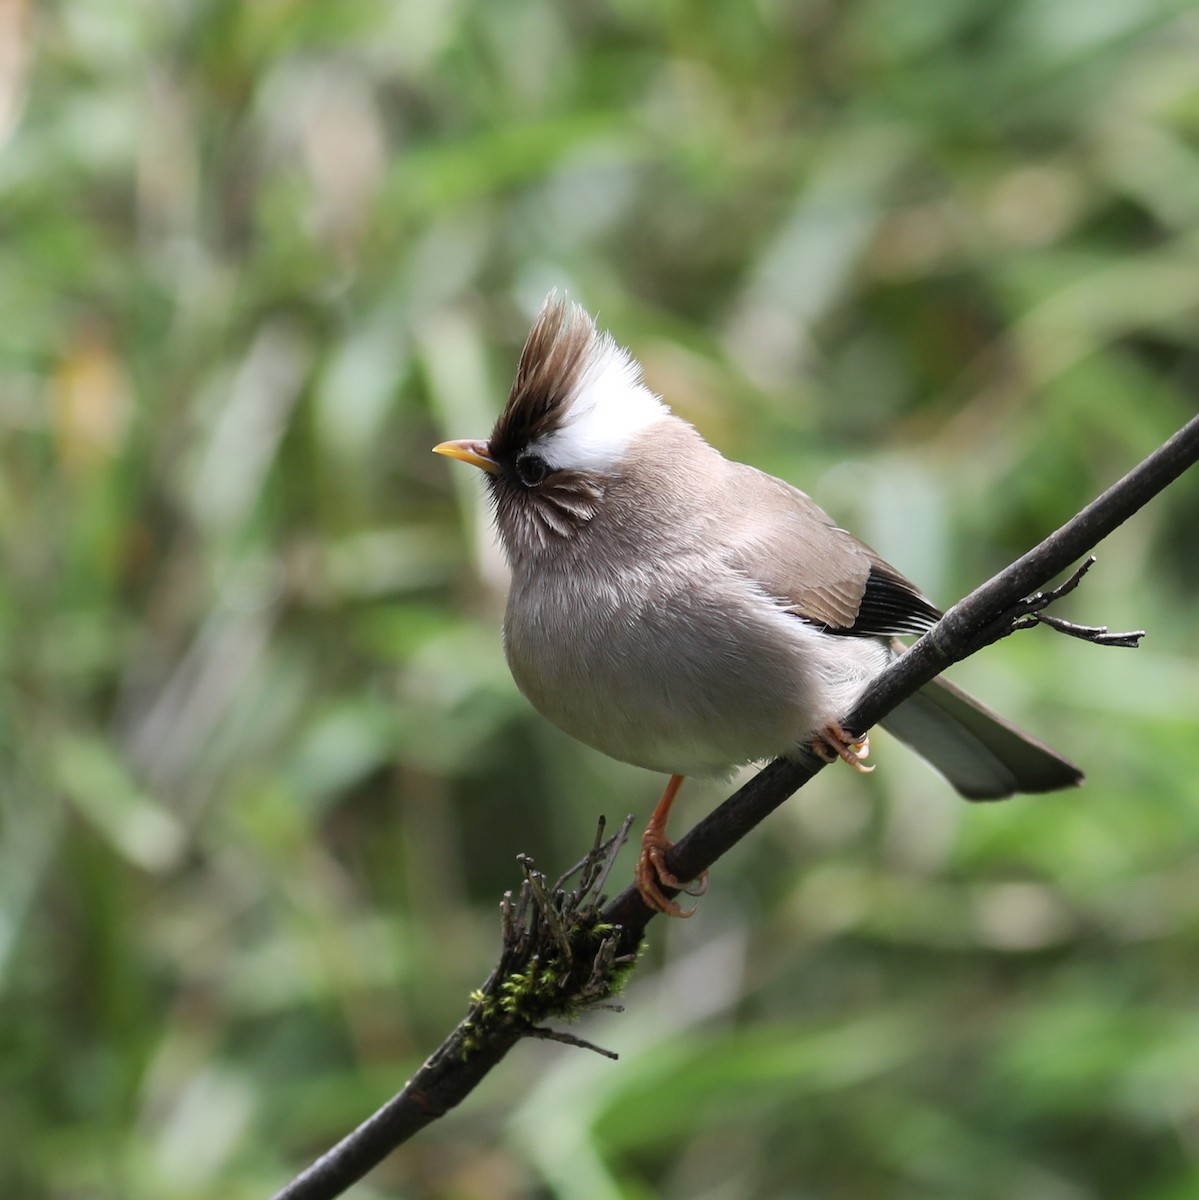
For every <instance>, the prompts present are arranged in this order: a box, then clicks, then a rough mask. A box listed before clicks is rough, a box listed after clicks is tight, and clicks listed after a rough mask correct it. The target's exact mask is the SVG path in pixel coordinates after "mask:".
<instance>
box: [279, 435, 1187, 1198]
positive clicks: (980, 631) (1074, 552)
mask: <svg viewBox="0 0 1199 1200" xmlns="http://www.w3.org/2000/svg"><path fill="white" fill-rule="evenodd" d="M1196 461H1199V417H1196V418H1195V419H1194V420H1192V421H1191V422H1190V423H1189V424H1187V425H1186V426H1184V427H1183V428H1182V429H1181V430H1180V431H1179V432H1178V433H1176V434H1175V435H1174V436H1173V437H1172V438H1171V439H1170V440H1169V441H1168V442H1166V443H1165V444H1164V445H1163V446H1161V447H1160V448H1159V449H1157V450H1156V451H1154V453H1153V454H1151V455H1149V457H1148V458H1146V459H1145V460H1144V461H1143V462H1142V463H1141V464H1140V465H1139V466H1137V467H1135V468H1134V469H1133V470H1132V471H1130V472H1129V473H1128V474H1127V475H1126V476H1124V478H1123V479H1121V480H1120V481H1119V482H1117V483H1115V484H1113V485H1112V486H1111V487H1110V488H1108V490H1107V491H1106V492H1104V493H1103V495H1102V496H1100V497H1099V498H1098V499H1097V500H1095V501H1094V502H1093V503H1091V504H1089V505H1087V507H1086V508H1084V509H1083V510H1082V512H1080V513H1079V514H1078V515H1077V516H1075V517H1073V518H1072V519H1071V520H1069V521H1067V522H1066V523H1065V524H1064V525H1063V526H1062V527H1061V528H1060V529H1058V530H1057V531H1056V532H1055V533H1053V534H1051V535H1050V536H1049V537H1047V538H1046V539H1045V540H1044V541H1043V542H1041V544H1040V545H1039V546H1037V547H1035V548H1034V549H1032V550H1030V551H1029V552H1028V553H1027V554H1025V555H1024V556H1023V557H1021V558H1019V559H1017V560H1016V562H1014V563H1012V564H1011V565H1010V566H1009V567H1007V568H1005V569H1004V570H1003V571H1000V572H999V574H997V575H996V576H994V577H993V578H992V579H990V580H988V581H987V582H986V583H984V584H983V585H982V586H981V587H979V588H977V589H975V591H973V592H972V593H971V594H970V595H969V596H967V597H966V598H965V599H964V600H962V601H960V602H959V603H958V604H955V605H954V606H953V608H951V609H950V610H949V612H947V613H946V614H945V616H944V617H942V619H941V620H940V621H939V622H937V624H936V625H935V626H934V627H933V628H932V629H931V630H929V632H928V633H926V634H925V635H924V636H923V637H922V638H921V639H920V640H919V641H918V642H917V643H916V644H915V645H914V646H913V647H912V648H911V650H909V651H908V652H907V653H906V654H904V655H902V656H900V657H899V658H898V659H897V660H896V661H895V662H894V663H893V664H892V665H891V666H890V667H888V668H887V670H886V671H884V672H883V673H882V674H881V675H880V676H879V677H878V678H877V679H876V680H874V682H873V683H872V684H871V685H870V687H869V688H868V689H867V691H866V692H865V694H864V695H863V697H862V699H861V701H860V702H859V703H858V705H857V707H856V708H855V709H854V711H853V712H852V713H850V714H849V715H848V716H847V717H846V718H845V720H844V721H843V722H842V724H843V725H844V726H845V728H847V729H850V730H866V729H870V728H872V727H873V726H874V725H876V724H878V722H879V720H880V719H881V718H882V717H884V716H886V714H887V713H889V712H890V711H891V710H892V709H893V708H895V707H896V706H897V705H899V704H900V703H901V702H902V701H903V700H905V699H907V697H908V696H910V695H912V694H913V693H914V692H915V691H917V690H918V689H919V688H921V687H923V686H924V685H925V684H926V683H928V682H929V681H930V680H932V679H933V678H935V677H936V676H937V675H939V674H940V673H941V672H942V671H943V670H945V668H946V667H948V666H950V665H952V664H953V663H955V662H958V661H960V660H961V659H963V658H966V657H968V656H969V655H970V654H973V653H974V652H975V651H976V650H978V649H980V648H981V647H982V646H985V645H988V644H990V643H991V642H993V641H995V640H997V639H999V638H1001V637H1004V636H1006V635H1007V634H1008V633H1010V632H1013V631H1014V630H1015V629H1023V628H1028V627H1029V626H1031V625H1033V624H1042V625H1048V626H1050V627H1051V628H1053V629H1055V630H1058V631H1060V632H1062V633H1066V634H1069V635H1070V636H1072V637H1083V638H1085V639H1086V640H1088V641H1093V642H1095V643H1096V644H1099V645H1112V646H1123V645H1135V644H1136V642H1137V641H1138V640H1139V638H1140V634H1139V633H1123V634H1109V633H1108V632H1107V630H1106V628H1104V627H1103V626H1082V625H1073V624H1072V623H1071V622H1068V621H1063V620H1062V619H1061V618H1059V617H1050V616H1046V615H1045V613H1044V612H1043V610H1044V608H1045V607H1046V605H1048V604H1050V603H1052V602H1053V601H1054V600H1056V599H1058V598H1060V597H1061V596H1063V595H1065V594H1066V593H1067V592H1069V591H1071V590H1073V588H1074V587H1075V586H1077V584H1078V582H1079V580H1080V579H1081V578H1082V575H1083V574H1084V573H1085V571H1086V570H1087V568H1088V567H1089V565H1090V564H1089V562H1088V563H1085V564H1084V565H1083V566H1081V567H1080V568H1078V570H1077V571H1076V572H1075V573H1074V575H1073V576H1071V578H1070V579H1068V580H1067V581H1066V582H1065V583H1064V584H1062V585H1060V586H1059V587H1058V588H1056V589H1054V590H1051V591H1049V592H1041V591H1040V590H1039V589H1041V588H1043V587H1044V586H1045V585H1046V584H1047V583H1048V581H1049V580H1050V579H1052V578H1053V577H1054V576H1056V575H1058V574H1060V573H1061V572H1062V571H1064V570H1066V569H1067V568H1068V567H1069V566H1070V565H1071V564H1072V563H1074V562H1077V561H1078V560H1079V559H1080V558H1081V557H1082V556H1083V555H1086V554H1087V553H1088V552H1089V551H1090V550H1091V549H1092V548H1093V547H1094V546H1096V545H1097V544H1098V543H1099V542H1100V541H1102V540H1103V538H1105V537H1106V536H1107V535H1108V534H1109V533H1111V532H1112V530H1113V529H1115V528H1116V527H1117V526H1119V525H1121V524H1123V522H1124V521H1126V520H1127V519H1128V518H1129V517H1131V516H1132V515H1133V514H1134V513H1136V512H1137V511H1138V510H1139V509H1141V508H1143V507H1144V506H1145V504H1147V503H1148V502H1149V500H1151V499H1152V498H1153V497H1154V496H1156V495H1157V494H1158V493H1159V492H1160V491H1162V490H1163V489H1164V488H1166V487H1168V486H1169V484H1170V483H1172V482H1173V481H1174V480H1175V479H1177V478H1178V476H1179V475H1181V474H1182V473H1183V472H1184V471H1185V470H1187V469H1188V468H1189V467H1191V466H1192V465H1194V463H1195V462H1196ZM823 766H824V764H823V763H822V762H821V761H820V760H818V759H816V758H815V757H813V756H811V755H802V756H799V757H796V758H795V759H776V760H775V761H774V762H772V763H770V764H768V765H767V766H766V767H764V768H763V769H762V770H761V771H760V772H759V773H758V774H757V775H756V776H754V777H753V778H752V779H751V780H749V782H748V783H746V784H745V785H744V787H742V788H740V789H739V790H738V791H737V792H736V793H735V794H734V795H732V796H730V797H729V799H727V800H726V801H725V802H724V803H723V804H721V805H720V806H719V807H718V808H717V809H715V810H714V811H713V812H711V813H709V814H708V815H707V816H706V817H704V818H703V820H701V821H700V822H699V823H698V824H697V825H696V826H695V827H694V828H693V829H692V830H691V831H690V832H689V833H687V834H686V835H685V836H684V837H683V838H681V839H680V840H679V842H678V843H677V844H676V845H675V846H674V847H673V849H672V850H671V851H670V852H669V853H668V854H667V856H666V862H667V867H668V868H669V870H670V871H671V872H672V873H673V874H675V875H676V876H678V877H679V878H680V879H694V878H696V877H697V876H699V875H700V873H701V872H702V871H704V870H706V869H707V868H708V867H710V866H712V864H713V863H715V862H716V861H717V859H719V858H720V857H721V855H723V854H724V853H725V852H726V851H727V850H729V849H730V848H731V847H732V846H733V845H735V844H736V843H737V842H738V841H740V840H741V838H743V837H744V836H745V835H746V833H748V832H749V831H750V830H751V829H752V828H754V826H756V825H757V824H758V823H759V822H760V821H762V820H763V819H764V818H765V817H766V816H768V815H769V814H770V813H771V812H772V811H773V810H774V809H776V808H777V807H778V806H779V805H780V804H782V803H783V802H784V801H785V800H786V799H787V798H788V797H789V796H791V795H792V794H793V793H794V792H795V791H796V790H798V789H799V788H800V787H802V786H803V784H805V783H806V782H807V781H808V780H809V779H811V778H812V777H813V776H814V775H815V774H816V773H817V772H818V771H820V770H821V769H822V768H823ZM630 820H631V818H630ZM628 828H629V821H628V820H626V822H625V823H624V825H623V826H622V829H621V831H620V832H619V833H618V834H616V835H614V837H613V838H610V839H608V841H607V842H604V841H603V836H602V829H601V831H600V832H599V833H598V834H597V836H596V840H595V843H594V845H593V846H592V849H591V851H590V853H589V854H588V855H587V856H586V857H585V858H584V859H583V860H582V861H581V862H580V863H579V864H578V865H577V866H576V867H574V868H572V870H571V871H569V872H567V874H566V875H565V876H563V878H562V879H561V880H559V881H558V883H557V884H555V886H554V887H553V888H552V889H549V890H547V889H546V888H545V886H544V879H542V878H541V877H540V876H537V879H538V881H539V882H537V883H536V884H535V883H534V882H533V876H534V875H535V874H536V873H535V872H533V871H532V866H531V864H530V863H528V862H527V861H526V862H524V863H522V866H524V867H525V871H526V878H525V883H524V885H523V886H522V888H521V893H520V899H519V901H518V902H517V903H516V904H515V905H513V903H512V898H511V894H508V895H506V896H505V897H504V901H503V903H502V904H501V914H502V916H501V922H502V930H503V939H504V949H503V950H502V952H501V955H500V961H499V963H498V964H497V966H496V968H495V970H494V971H493V972H492V974H491V976H490V978H489V979H488V981H487V984H485V985H484V988H483V989H481V990H480V992H479V993H476V997H478V998H477V999H476V1002H475V1005H474V1006H473V1007H472V1009H471V1014H470V1015H468V1017H467V1019H466V1021H464V1022H463V1023H462V1025H459V1027H458V1028H457V1029H456V1030H455V1031H454V1033H453V1034H451V1035H450V1037H449V1038H447V1039H446V1041H445V1042H444V1043H443V1044H442V1046H441V1047H439V1048H438V1050H437V1051H436V1052H435V1053H434V1054H433V1056H432V1057H431V1058H429V1060H428V1061H427V1062H426V1063H425V1064H424V1065H423V1066H422V1067H421V1068H420V1070H419V1071H418V1072H417V1074H416V1075H415V1076H414V1077H413V1078H412V1080H410V1081H409V1083H408V1084H407V1085H406V1086H405V1088H404V1090H403V1091H402V1092H400V1094H399V1095H398V1096H396V1097H395V1098H394V1099H392V1100H391V1101H389V1102H388V1103H387V1104H386V1105H384V1106H383V1108H381V1109H380V1110H379V1111H378V1112H377V1113H375V1114H374V1116H372V1117H371V1118H370V1119H369V1120H368V1121H366V1122H365V1123H364V1124H363V1125H361V1126H360V1127H359V1128H358V1129H356V1130H355V1131H354V1132H353V1133H351V1134H350V1135H349V1136H348V1137H346V1138H344V1139H343V1140H342V1141H341V1142H340V1143H339V1144H338V1145H337V1146H335V1147H334V1148H333V1149H332V1150H330V1151H329V1152H328V1154H326V1155H324V1157H322V1158H321V1159H319V1160H318V1161H317V1162H316V1163H314V1164H313V1165H312V1166H311V1167H309V1168H308V1170H307V1171H305V1172H304V1173H303V1174H302V1175H300V1176H299V1177H298V1178H296V1179H295V1180H293V1181H292V1183H290V1184H289V1185H288V1186H287V1187H285V1188H284V1189H283V1190H282V1191H281V1192H279V1193H278V1195H277V1196H276V1197H275V1200H332V1198H333V1197H336V1196H339V1195H341V1194H342V1193H343V1192H344V1191H345V1190H346V1188H348V1187H349V1186H350V1185H351V1184H353V1183H354V1182H356V1181H357V1180H358V1179H361V1178H362V1176H363V1175H365V1174H366V1173H367V1171H369V1170H370V1169H371V1168H372V1167H373V1166H375V1165H376V1164H378V1163H379V1162H381V1161H382V1159H383V1158H384V1157H386V1155H387V1154H388V1153H390V1152H391V1151H392V1150H393V1149H395V1148H396V1147H397V1146H399V1145H401V1144H402V1143H403V1142H405V1141H406V1140H408V1138H410V1137H412V1135H413V1134H414V1133H416V1132H418V1131H419V1130H420V1129H422V1128H423V1127H424V1126H425V1125H427V1124H428V1123H429V1122H430V1121H433V1120H435V1119H436V1118H437V1117H439V1116H441V1115H442V1114H443V1113H445V1112H446V1111H447V1110H448V1109H450V1108H452V1107H453V1106H454V1105H456V1104H458V1103H459V1102H460V1101H461V1100H462V1099H463V1098H464V1097H465V1096H466V1095H468V1094H469V1093H470V1091H471V1090H472V1089H473V1088H474V1087H475V1085H476V1084H477V1083H478V1082H479V1081H480V1080H481V1079H482V1078H483V1076H484V1075H486V1074H487V1072H488V1071H489V1070H490V1069H491V1068H492V1067H493V1066H494V1065H495V1064H496V1063H498V1062H499V1061H500V1060H501V1059H502V1058H503V1057H504V1055H505V1054H506V1053H507V1052H508V1051H509V1050H510V1049H511V1048H512V1046H514V1045H515V1044H516V1042H517V1041H519V1040H520V1039H521V1038H522V1037H535V1038H543V1039H546V1038H548V1039H552V1040H555V1041H564V1042H567V1043H568V1044H571V1045H580V1044H581V1045H584V1046H586V1048H587V1049H592V1050H598V1048H597V1047H594V1046H591V1045H589V1044H588V1043H585V1042H583V1040H582V1039H579V1038H574V1037H573V1036H572V1035H569V1034H561V1033H556V1032H554V1031H552V1030H547V1029H545V1028H543V1027H540V1026H536V1025H534V1024H533V1023H532V1020H531V1019H530V1018H529V1016H528V1015H527V1014H522V1015H521V1017H520V1019H518V1020H512V1021H509V1022H506V1023H505V1022H497V1023H495V1024H494V1026H488V1028H487V1029H486V1031H485V1035H482V1036H481V1034H480V1030H479V1028H478V1026H477V1024H472V1018H473V1020H474V1021H475V1022H477V1021H478V1019H479V1015H480V1012H481V1006H482V1004H483V998H485V997H486V996H488V995H494V994H495V993H496V989H502V988H503V987H504V986H505V985H506V984H511V983H512V981H513V979H514V977H515V976H518V975H520V974H521V969H522V967H523V966H525V965H527V964H528V963H529V962H530V961H532V957H533V956H534V955H535V953H536V952H537V951H536V947H539V946H544V947H549V946H553V947H555V948H556V949H557V950H558V952H559V955H560V954H561V952H562V949H563V947H565V948H566V949H567V950H569V953H570V955H571V956H572V957H571V961H572V962H573V959H574V956H575V955H576V954H577V953H578V951H579V943H578V942H577V941H576V940H575V937H574V936H573V934H572V930H574V929H576V926H575V924H574V923H573V922H574V918H573V917H572V916H571V915H570V914H571V913H574V914H575V916H579V915H581V914H584V913H586V915H587V919H588V920H590V921H592V922H593V924H592V925H591V926H590V929H591V931H592V933H595V932H596V931H598V932H599V935H600V940H599V944H598V945H597V946H593V947H592V948H591V949H590V950H589V951H588V954H589V961H588V962H587V964H586V966H587V974H586V977H585V978H584V977H582V976H581V974H580V972H579V971H578V969H577V967H576V969H573V970H572V969H569V967H568V966H567V965H564V964H563V963H562V962H561V960H560V959H559V961H558V963H557V968H556V969H557V971H558V972H559V974H561V973H562V972H563V971H565V976H566V978H565V982H564V984H563V988H562V991H561V993H560V994H559V995H558V996H557V997H550V998H549V999H548V1001H544V1004H543V1007H544V1008H545V1012H543V1013H542V1015H548V1014H549V1013H552V1012H555V1011H556V1012H559V1013H561V1012H567V1011H571V1010H574V1009H577V1008H579V1007H588V1006H591V1005H595V1004H597V1003H600V1002H602V1001H603V998H604V996H605V995H607V994H608V993H609V992H610V990H611V983H612V971H613V970H614V969H617V968H619V967H620V966H622V965H624V966H627V965H628V964H630V963H631V962H632V956H633V955H634V954H635V953H636V951H637V948H638V946H639V945H640V943H641V939H642V936H643V934H644V931H645V927H646V925H647V923H648V922H649V921H650V920H651V919H652V918H653V917H654V915H655V913H654V912H653V911H652V910H650V909H649V908H648V907H647V906H646V905H645V903H644V902H643V901H642V899H641V896H640V895H639V893H638V892H637V890H636V888H633V887H629V888H626V889H625V891H623V892H622V893H621V894H620V895H619V896H617V897H616V898H615V899H614V900H612V901H611V902H610V903H608V904H607V905H606V906H605V907H604V908H603V909H602V910H598V906H599V905H600V904H602V903H603V901H602V899H600V898H599V895H598V893H599V889H600V888H601V887H602V886H603V884H604V881H605V880H606V878H607V875H608V872H609V871H610V870H611V867H612V861H613V859H614V857H615V853H616V850H617V849H618V848H619V842H618V841H617V839H620V840H623V835H624V834H627V831H628ZM576 873H579V874H580V882H579V884H578V886H577V887H576V888H575V889H574V890H573V891H572V892H571V893H569V895H567V894H565V893H563V891H562V888H563V887H564V886H565V883H566V881H567V880H568V879H569V878H571V877H572V876H573V875H574V874H576ZM666 890H667V893H668V894H671V893H670V889H666ZM588 897H590V899H588ZM546 905H548V908H547V907H546ZM588 905H590V909H588ZM550 910H552V911H553V913H554V916H553V917H552V918H550V919H546V918H545V915H544V914H545V913H546V912H549V911H550ZM585 924H586V923H585V922H584V926H585ZM609 931H610V932H609ZM584 957H587V955H585V956H584ZM543 1000H544V998H543ZM555 1005H556V1007H555ZM599 1052H600V1053H605V1054H606V1053H608V1052H606V1051H602V1050H600V1051H599Z"/></svg>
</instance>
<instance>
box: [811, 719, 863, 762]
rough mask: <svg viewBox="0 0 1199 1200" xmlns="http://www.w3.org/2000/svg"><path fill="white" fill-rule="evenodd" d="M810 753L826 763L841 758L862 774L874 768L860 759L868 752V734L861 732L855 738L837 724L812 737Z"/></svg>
mask: <svg viewBox="0 0 1199 1200" xmlns="http://www.w3.org/2000/svg"><path fill="white" fill-rule="evenodd" d="M812 753H813V754H815V755H816V757H817V758H822V759H823V760H824V761H825V762H826V763H835V762H836V761H837V759H841V760H842V761H843V762H847V763H849V765H850V766H851V767H853V769H854V770H855V771H861V772H862V774H863V775H869V774H870V772H871V771H873V770H874V768H873V767H868V766H867V765H866V764H865V763H864V762H863V761H862V760H863V759H864V758H865V757H866V756H867V755H868V754H869V753H870V735H869V734H863V735H862V736H861V737H860V738H855V737H852V736H851V735H850V734H848V733H846V732H845V730H844V729H842V728H841V726H840V725H837V724H832V725H830V726H828V728H827V729H824V730H822V731H821V732H820V733H818V734H817V735H816V736H815V737H814V738H813V739H812Z"/></svg>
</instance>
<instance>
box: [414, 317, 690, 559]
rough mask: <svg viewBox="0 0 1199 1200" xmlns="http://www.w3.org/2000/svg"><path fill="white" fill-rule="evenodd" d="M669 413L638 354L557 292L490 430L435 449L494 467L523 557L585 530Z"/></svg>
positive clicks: (498, 514)
mask: <svg viewBox="0 0 1199 1200" xmlns="http://www.w3.org/2000/svg"><path fill="white" fill-rule="evenodd" d="M669 412H670V410H669V409H668V408H667V407H666V405H665V404H663V403H662V401H661V400H659V399H658V397H656V396H655V395H654V394H653V393H652V392H650V391H649V389H648V388H646V387H645V386H644V385H643V384H642V382H641V368H640V367H639V366H638V364H637V363H636V362H635V361H634V360H633V359H632V358H631V357H630V356H629V354H628V353H627V352H626V351H625V350H622V349H621V348H620V347H619V346H617V345H616V343H615V342H614V341H613V340H612V338H611V337H610V336H608V335H607V334H602V333H600V332H599V331H598V330H597V329H596V328H595V324H594V323H593V322H592V320H591V318H590V317H589V316H588V315H587V313H586V312H584V311H583V309H581V308H580V307H579V306H578V305H571V304H568V303H567V302H566V301H565V300H564V299H558V298H557V297H555V296H554V295H553V294H551V295H550V297H549V298H548V299H547V300H546V302H545V304H544V305H543V306H542V309H541V312H540V313H539V314H538V315H537V320H536V321H535V322H534V324H533V328H532V330H531V331H530V333H529V337H528V340H527V341H526V342H525V347H524V350H523V351H522V353H521V356H520V364H519V366H518V367H517V371H516V380H515V382H514V383H513V384H512V392H511V394H510V395H509V397H508V403H507V405H506V406H505V407H504V411H503V412H502V413H501V414H500V417H499V420H497V421H496V423H495V428H494V429H493V430H492V431H491V437H490V438H488V439H487V440H486V441H456V442H442V443H441V445H439V446H435V447H434V450H435V451H436V452H437V453H438V454H445V455H448V456H449V457H451V458H457V459H460V460H461V461H462V462H466V463H470V464H471V465H472V466H475V467H479V468H480V469H481V470H483V471H485V472H486V476H487V482H488V485H489V490H490V493H491V498H492V501H493V503H494V505H495V518H496V525H497V527H498V529H499V533H500V538H501V540H502V542H503V544H504V549H505V552H506V553H507V555H508V558H509V561H510V562H512V564H513V565H514V566H515V565H516V564H517V563H519V562H522V561H525V560H528V559H536V558H537V557H538V556H540V555H541V554H544V553H552V552H553V550H554V549H555V547H557V546H560V545H561V541H562V539H569V538H572V537H575V536H577V535H578V533H579V531H580V529H581V528H582V527H583V526H585V525H586V524H587V523H588V522H590V521H592V520H593V519H594V518H595V517H596V515H597V514H598V513H599V511H600V510H601V507H602V505H603V502H604V495H605V491H606V490H607V486H608V485H609V484H610V483H611V481H612V480H613V479H615V478H617V477H618V476H619V475H620V473H621V471H622V461H623V459H624V456H625V451H626V450H627V449H628V446H629V444H630V442H631V441H632V440H633V438H634V437H636V436H637V434H639V433H640V432H641V431H642V430H644V429H645V428H646V427H647V426H649V425H651V424H653V423H654V422H655V421H660V420H662V419H663V418H664V417H666V416H667V415H668V414H669Z"/></svg>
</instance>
